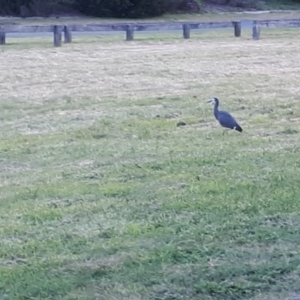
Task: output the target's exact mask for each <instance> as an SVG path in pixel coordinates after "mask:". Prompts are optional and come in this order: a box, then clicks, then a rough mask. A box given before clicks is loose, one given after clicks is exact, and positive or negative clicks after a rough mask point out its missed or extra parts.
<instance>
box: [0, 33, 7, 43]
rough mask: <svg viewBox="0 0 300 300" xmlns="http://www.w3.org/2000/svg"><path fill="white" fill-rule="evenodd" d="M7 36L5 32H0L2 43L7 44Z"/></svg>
mask: <svg viewBox="0 0 300 300" xmlns="http://www.w3.org/2000/svg"><path fill="white" fill-rule="evenodd" d="M5 38H6V34H5V32H0V45H5Z"/></svg>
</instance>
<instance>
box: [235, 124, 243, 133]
mask: <svg viewBox="0 0 300 300" xmlns="http://www.w3.org/2000/svg"><path fill="white" fill-rule="evenodd" d="M235 130H237V131H239V132H242V131H243V129H242V127H241V126H240V125H238V124H237V125H236V126H235Z"/></svg>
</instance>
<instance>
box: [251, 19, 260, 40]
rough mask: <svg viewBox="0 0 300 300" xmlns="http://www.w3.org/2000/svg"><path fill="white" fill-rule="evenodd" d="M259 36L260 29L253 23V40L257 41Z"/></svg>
mask: <svg viewBox="0 0 300 300" xmlns="http://www.w3.org/2000/svg"><path fill="white" fill-rule="evenodd" d="M259 36H260V27H259V26H258V24H257V22H256V21H254V22H253V33H252V37H253V39H254V40H259Z"/></svg>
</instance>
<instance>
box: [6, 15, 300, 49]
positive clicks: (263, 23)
mask: <svg viewBox="0 0 300 300" xmlns="http://www.w3.org/2000/svg"><path fill="white" fill-rule="evenodd" d="M260 27H271V28H274V27H300V19H285V20H259V21H253V35H252V36H253V38H254V39H258V38H259V34H260ZM218 28H234V35H235V36H236V37H239V36H241V21H227V22H188V21H185V22H155V23H154V22H130V23H106V24H67V25H15V24H4V25H0V45H4V44H5V41H6V33H38V32H53V34H54V46H55V47H60V46H61V40H62V33H64V41H65V43H70V42H71V41H72V36H71V33H72V32H95V31H97V32H101V31H102V32H103V31H106V32H109V31H123V32H124V31H125V32H126V40H127V41H131V40H133V36H134V32H135V31H159V30H164V31H168V30H183V37H184V38H185V39H188V38H190V31H191V30H193V29H218Z"/></svg>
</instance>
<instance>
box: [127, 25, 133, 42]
mask: <svg viewBox="0 0 300 300" xmlns="http://www.w3.org/2000/svg"><path fill="white" fill-rule="evenodd" d="M132 40H133V27H132V26H131V25H127V28H126V41H132Z"/></svg>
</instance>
